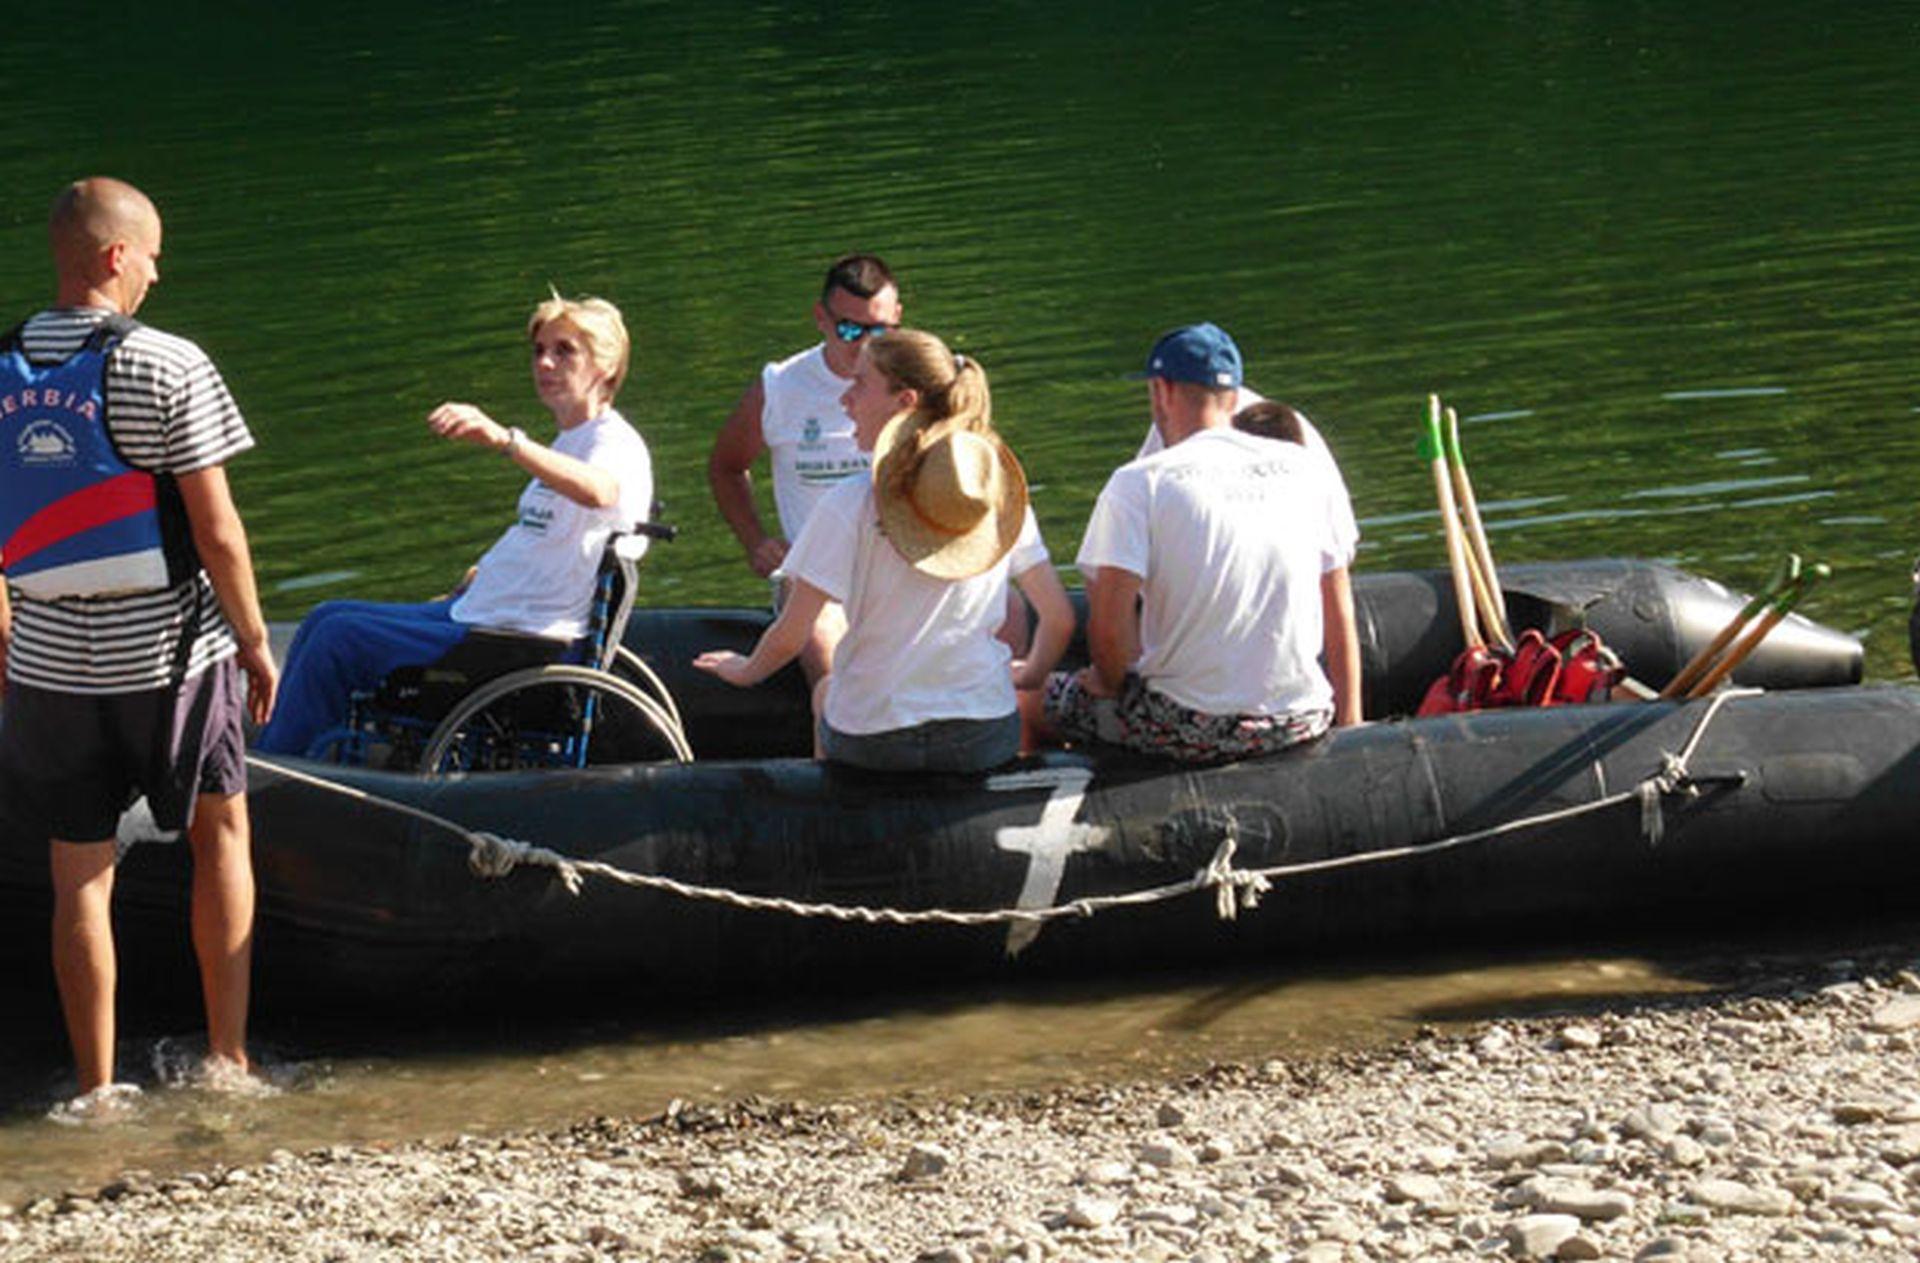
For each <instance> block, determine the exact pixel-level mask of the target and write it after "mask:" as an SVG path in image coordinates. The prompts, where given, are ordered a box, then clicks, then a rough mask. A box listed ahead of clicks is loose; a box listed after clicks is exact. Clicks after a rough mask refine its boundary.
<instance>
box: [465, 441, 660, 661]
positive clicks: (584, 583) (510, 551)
mask: <svg viewBox="0 0 1920 1263" xmlns="http://www.w3.org/2000/svg"><path fill="white" fill-rule="evenodd" d="M552 447H553V450H554V451H556V452H560V453H562V454H564V455H567V456H571V457H573V458H574V459H575V460H582V461H585V462H586V463H587V464H589V465H592V466H593V467H594V468H596V469H604V470H606V471H607V472H608V473H610V474H612V475H613V476H614V477H615V478H617V479H619V481H620V498H619V499H618V500H617V501H615V502H614V503H613V504H612V505H610V506H608V507H607V508H604V509H589V508H587V507H586V506H585V505H582V504H575V503H574V502H573V501H571V500H569V499H567V498H566V497H565V496H563V495H561V494H560V493H559V492H558V491H555V490H553V489H552V488H551V487H549V486H547V485H546V484H545V483H543V482H541V481H540V480H539V479H537V478H536V479H534V480H533V481H531V482H529V483H528V484H527V489H526V490H525V491H523V492H521V493H520V505H519V510H518V514H517V516H516V518H515V520H514V523H513V525H512V526H509V527H508V528H507V531H506V534H504V535H502V536H501V537H500V538H499V539H498V540H496V541H495V542H494V545H493V547H492V548H489V549H488V550H487V552H486V556H484V557H482V558H481V559H480V565H479V567H478V569H477V570H476V571H475V573H474V576H473V583H472V584H471V585H469V586H468V588H467V590H466V593H465V594H464V595H463V596H461V598H460V599H459V600H458V601H455V602H454V605H453V620H454V621H455V622H457V623H471V624H473V625H474V626H476V627H497V628H502V629H505V630H507V631H520V632H530V633H532V634H533V635H536V636H550V637H552V638H553V639H555V640H574V639H576V638H578V637H580V636H584V635H586V632H587V615H588V613H589V611H590V610H591V608H592V605H593V581H594V576H595V575H596V574H598V573H599V570H600V558H601V555H602V554H603V553H605V552H606V549H607V537H608V536H609V535H611V534H612V533H613V532H614V531H616V530H621V529H624V528H626V527H629V526H632V525H633V524H634V523H636V522H644V521H646V520H647V517H648V515H649V514H650V513H651V512H652V509H653V459H652V457H650V456H649V455H648V454H647V443H646V440H645V439H643V438H641V437H640V432H639V431H638V430H636V429H634V428H633V427H632V426H631V425H628V424H627V420H626V418H625V417H622V416H621V415H620V414H619V413H618V412H616V411H614V410H613V409H611V408H609V409H607V411H605V412H603V413H601V414H600V415H599V416H597V417H595V418H594V419H593V420H591V421H588V422H586V423H584V424H582V425H576V426H574V427H573V428H572V429H571V430H562V431H561V432H560V435H559V437H558V438H556V439H554V441H553V444H552Z"/></svg>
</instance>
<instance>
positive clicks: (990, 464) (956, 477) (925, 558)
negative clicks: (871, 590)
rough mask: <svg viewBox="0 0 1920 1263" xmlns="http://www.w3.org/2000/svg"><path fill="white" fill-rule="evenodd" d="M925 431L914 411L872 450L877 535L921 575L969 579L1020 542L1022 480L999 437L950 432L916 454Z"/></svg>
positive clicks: (1024, 494)
mask: <svg viewBox="0 0 1920 1263" xmlns="http://www.w3.org/2000/svg"><path fill="white" fill-rule="evenodd" d="M922 428H923V427H922V423H921V422H920V421H919V420H918V419H916V418H915V417H914V415H913V414H912V413H907V414H905V415H902V416H898V417H895V418H894V419H893V420H891V421H889V422H888V423H887V428H886V429H884V430H882V431H881V432H880V438H879V439H878V440H877V441H876V442H875V443H874V445H873V498H874V502H875V504H876V505H878V507H879V510H880V529H881V530H882V531H883V532H884V533H885V534H886V537H887V539H888V541H889V542H890V543H892V545H893V547H894V549H895V551H897V552H898V553H899V554H900V555H901V556H902V557H904V558H906V560H907V564H909V565H911V566H912V567H913V568H914V569H915V570H918V571H920V572H921V573H922V574H927V575H932V576H933V577H934V578H936V579H970V578H972V577H973V576H974V575H977V574H981V573H984V572H985V571H987V570H991V569H992V568H993V566H994V564H995V563H997V562H998V561H999V560H1000V559H1001V558H1002V557H1004V556H1006V555H1007V553H1008V552H1010V551H1011V550H1012V549H1013V545H1014V541H1015V540H1017V539H1019V537H1020V527H1021V524H1022V523H1023V522H1024V521H1025V520H1026V515H1027V476H1026V474H1024V473H1022V472H1021V469H1020V462H1019V461H1017V460H1015V459H1014V458H1013V453H1012V452H1011V451H1009V450H1008V449H1007V445H1006V444H1005V443H1002V442H1001V441H1000V438H999V436H998V435H996V434H993V433H991V432H987V433H981V432H979V431H976V430H949V431H948V432H947V433H945V434H941V435H940V436H939V437H937V438H935V439H934V440H933V441H932V442H931V443H928V444H927V445H926V447H925V449H924V450H918V451H917V450H916V449H917V448H919V444H917V443H916V442H915V441H914V439H915V438H916V436H917V435H918V434H919V433H920V431H921V429H922ZM907 462H912V463H911V464H908V463H907ZM903 474H904V476H903Z"/></svg>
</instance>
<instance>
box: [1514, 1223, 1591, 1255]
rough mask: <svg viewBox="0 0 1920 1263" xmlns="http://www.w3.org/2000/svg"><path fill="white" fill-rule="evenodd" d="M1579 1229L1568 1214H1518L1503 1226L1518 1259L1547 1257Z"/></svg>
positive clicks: (1578, 1225)
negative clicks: (1517, 1216)
mask: <svg viewBox="0 0 1920 1263" xmlns="http://www.w3.org/2000/svg"><path fill="white" fill-rule="evenodd" d="M1579 1231H1580V1221H1579V1220H1578V1219H1575V1218H1574V1217H1573V1216H1572V1215H1522V1216H1521V1217H1520V1218H1518V1219H1516V1220H1514V1221H1513V1222H1512V1223H1510V1224H1508V1225H1507V1231H1506V1238H1507V1246H1508V1248H1509V1249H1510V1250H1511V1251H1512V1252H1513V1256H1514V1257H1515V1258H1518V1259H1550V1258H1552V1257H1553V1256H1554V1254H1555V1252H1556V1251H1558V1250H1559V1249H1560V1247H1561V1245H1562V1244H1563V1243H1565V1242H1566V1241H1567V1240H1568V1239H1569V1238H1571V1237H1573V1236H1574V1234H1576V1233H1578V1232H1579Z"/></svg>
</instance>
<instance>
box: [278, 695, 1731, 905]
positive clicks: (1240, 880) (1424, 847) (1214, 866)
mask: <svg viewBox="0 0 1920 1263" xmlns="http://www.w3.org/2000/svg"><path fill="white" fill-rule="evenodd" d="M1762 691H1763V690H1761V689H1726V690H1723V691H1722V692H1719V693H1716V694H1714V696H1713V698H1712V700H1711V701H1710V702H1708V704H1707V706H1706V707H1705V709H1704V710H1703V711H1702V712H1701V715H1700V719H1699V721H1698V722H1697V723H1696V724H1695V725H1694V728H1693V732H1692V733H1691V734H1690V735H1689V737H1688V739H1687V742H1686V744H1685V745H1683V746H1682V747H1681V748H1680V751H1679V753H1678V754H1673V753H1663V754H1662V755H1661V760H1660V770H1659V771H1657V772H1655V773H1653V774H1652V775H1650V776H1648V777H1647V778H1646V779H1644V780H1642V781H1641V782H1640V783H1639V784H1637V785H1635V786H1633V787H1632V788H1631V789H1625V790H1620V791H1619V792H1617V793H1612V794H1607V795H1605V796H1603V797H1600V798H1596V799H1594V800H1593V801H1592V802H1586V803H1576V804H1575V805H1573V806H1571V807H1563V808H1560V809H1559V810H1556V811H1548V812H1542V813H1540V814H1538V815H1533V816H1526V817H1523V818H1521V819H1519V820H1509V821H1506V822H1504V823H1502V824H1497V825H1494V826H1492V827H1490V828H1486V829H1476V830H1474V831H1473V832H1471V833H1460V834H1455V835H1453V836H1452V837H1447V838H1441V839H1439V840H1437V841H1433V842H1421V843H1418V844H1416V845H1413V846H1402V847H1394V848H1391V849H1389V850H1383V851H1366V852H1361V853H1357V854H1354V855H1341V856H1335V857H1333V858H1331V859H1324V860H1309V861H1306V862H1303V863H1299V864H1279V865H1275V866H1273V867H1270V868H1236V867H1234V863H1233V859H1234V855H1235V853H1236V852H1237V851H1238V849H1239V845H1240V841H1239V833H1238V829H1237V827H1236V826H1235V824H1234V823H1233V822H1232V821H1231V820H1229V821H1228V823H1227V828H1226V834H1225V836H1224V837H1222V838H1221V840H1220V845H1219V847H1218V848H1217V849H1216V850H1215V851H1214V853H1213V858H1212V859H1210V860H1208V861H1207V863H1206V864H1205V865H1203V866H1202V867H1201V868H1200V869H1198V870H1197V871H1196V872H1195V873H1194V874H1193V876H1191V877H1189V878H1187V879H1186V880H1185V881H1178V882H1172V883H1169V884H1167V885H1164V886H1154V887H1152V888H1150V889H1146V890H1136V891H1131V892H1129V893H1127V894H1123V895H1088V896H1086V897H1084V898H1080V899H1075V900H1072V901H1070V902H1068V903H1059V904H1053V905H1051V906H1049V907H1045V908H1001V909H995V910H993V911H988V912H962V911H955V910H952V909H948V908H918V909H899V908H870V907H863V906H859V905H849V904H837V903H802V902H800V901H798V900H794V899H782V898H777V897H774V896H769V895H748V894H742V893H740V892H739V891H735V890H726V889H724V888H721V887H716V886H698V885H693V884H691V883H688V882H683V881H676V880H674V879H673V878H671V877H663V876H660V875H659V874H657V873H634V872H629V871H627V870H626V869H623V868H617V867H615V866H614V865H611V864H603V863H601V862H600V861H598V860H585V859H579V858H576V857H574V856H568V855H563V854H561V853H560V852H558V851H555V850H552V849H550V848H548V847H544V846H537V845H535V844H533V843H530V842H522V841H520V840H519V839H517V838H503V837H501V836H500V835H498V834H495V833H488V832H486V831H484V830H475V829H469V828H467V827H466V826H464V825H462V824H459V823H458V822H456V821H452V820H448V819H447V818H446V817H444V816H439V815H435V814H434V813H433V812H430V811H427V810H425V809H424V808H420V807H415V806H412V805H411V804H408V803H403V802H396V801H395V800H393V799H390V798H382V797H380V796H379V795H377V794H371V793H368V792H367V791H365V790H363V789H358V788H356V787H354V786H352V785H343V784H341V783H340V782H338V781H330V780H327V779H326V778H324V777H319V776H313V775H311V774H309V773H306V772H302V771H299V770H298V769H295V768H290V767H287V766H285V765H284V764H280V763H275V762H272V761H271V760H268V759H263V758H260V757H259V756H257V755H252V754H249V755H248V756H247V759H248V761H249V762H251V763H253V764H254V765H255V766H257V767H261V768H265V769H266V770H268V771H270V772H273V773H275V774H277V775H280V776H284V777H287V778H288V779H289V780H293V781H298V782H300V783H302V784H305V785H311V786H314V787H316V788H319V789H323V790H328V791H331V792H334V793H338V794H343V795H345V796H346V797H349V798H352V799H355V800H356V801H359V802H362V803H366V804H368V805H370V806H375V807H383V808H388V809H390V810H393V811H397V812H400V813H401V814H403V815H407V816H412V817H413V818H414V819H416V820H419V821H421V822H423V823H425V824H429V825H432V826H434V827H435V828H437V829H439V830H441V831H443V832H446V833H451V834H453V835H454V836H456V837H458V838H459V839H460V840H462V841H464V842H465V843H466V844H467V864H468V867H469V868H471V869H472V870H473V872H474V874H475V875H476V876H479V877H487V878H499V877H505V876H507V875H508V874H509V873H512V872H513V871H514V870H515V869H517V868H521V867H532V868H548V869H551V870H553V873H554V875H555V877H557V878H558V879H559V881H560V883H561V884H562V885H563V886H565V887H566V889H567V892H568V893H569V894H573V895H578V894H579V893H580V892H581V890H582V889H583V888H584V887H585V884H586V878H588V877H600V878H604V879H606V880H608V881H612V882H616V883H618V884H620V885H623V886H631V887H635V888H638V889H642V890H653V891H658V892H660V893H662V894H669V895H674V896H677V897H679V898H682V899H691V900H699V901H704V902H708V903H720V904H725V905H727V906H729V907H734V908H744V909H747V910H750V911H754V912H783V913H786V914H788V915H790V916H796V917H813V918H825V919H828V920H833V921H842V922H851V923H858V924H862V925H958V926H992V925H1011V924H1016V923H1021V922H1025V923H1032V924H1045V923H1046V922H1049V921H1059V920H1063V919H1065V918H1068V917H1090V916H1092V915H1094V914H1095V913H1097V912H1104V911H1107V910H1108V909H1111V908H1127V907H1138V906H1140V905H1143V904H1150V903H1161V902H1164V901H1166V900H1169V899H1178V898H1180V897H1181V896H1183V895H1189V894H1194V893H1196V892H1199V891H1204V890H1212V891H1213V892H1214V909H1215V911H1216V913H1217V914H1218V915H1219V917H1220V919H1221V920H1223V921H1231V920H1234V919H1235V918H1236V917H1237V916H1238V915H1239V914H1240V913H1241V912H1247V911H1252V910H1253V909H1254V908H1257V907H1259V905H1260V900H1261V897H1262V896H1263V895H1265V894H1266V893H1267V892H1268V891H1270V890H1271V889H1273V885H1274V883H1275V882H1276V881H1281V880H1285V879H1287V878H1290V877H1300V876H1304V875H1306V874H1309V873H1322V872H1330V871H1332V870H1334V869H1341V868H1355V867H1359V866H1360V865H1363V864H1380V863H1386V862H1388V861H1390V860H1400V859H1410V858H1412V857H1414V856H1421V855H1435V854H1438V853H1440V852H1442V851H1449V850H1453V849H1455V848H1458V847H1463V846H1472V845H1475V844H1478V843H1481V842H1487V841H1491V840H1492V839H1494V838H1500V837H1505V836H1507V835H1510V834H1514V833H1520V832H1523V831H1525V830H1528V829H1534V828H1538V827H1539V826H1541V825H1548V824H1556V823H1558V822H1560V821H1563V820H1571V819H1574V818H1576V817H1578V816H1584V815H1589V814H1591V813H1593V812H1596V811H1605V810H1607V809H1608V808H1611V807H1616V806H1619V805H1620V804H1622V803H1626V802H1638V803H1639V804H1640V829H1641V835H1642V837H1644V838H1645V839H1646V841H1647V843H1648V844H1649V845H1658V844H1659V843H1660V841H1661V840H1662V838H1663V837H1664V836H1665V818H1664V814H1663V812H1662V809H1661V803H1662V801H1663V799H1664V798H1665V797H1667V796H1668V795H1672V794H1687V795H1691V794H1693V793H1696V792H1697V788H1696V782H1695V780H1694V778H1693V775H1692V773H1691V772H1690V771H1689V770H1688V763H1689V762H1690V761H1691V760H1692V758H1693V756H1694V753H1695V752H1696V751H1697V750H1698V749H1699V748H1700V742H1701V740H1702V739H1703V738H1704V737H1705V736H1706V734H1707V729H1708V728H1709V727H1711V726H1712V724H1713V721H1714V719H1715V718H1716V717H1717V716H1718V715H1719V713H1720V709H1721V707H1723V706H1725V705H1726V704H1727V703H1728V702H1730V701H1732V700H1734V699H1735V698H1741V697H1752V696H1755V695H1756V694H1758V693H1760V692H1762ZM1543 836H1545V835H1543Z"/></svg>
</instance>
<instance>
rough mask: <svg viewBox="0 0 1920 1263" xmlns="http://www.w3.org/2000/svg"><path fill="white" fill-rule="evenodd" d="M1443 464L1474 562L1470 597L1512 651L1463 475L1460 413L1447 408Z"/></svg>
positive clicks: (1489, 552) (1489, 553)
mask: <svg viewBox="0 0 1920 1263" xmlns="http://www.w3.org/2000/svg"><path fill="white" fill-rule="evenodd" d="M1446 441H1447V464H1448V465H1449V466H1450V467H1451V468H1452V470H1453V482H1454V491H1455V492H1456V494H1457V495H1458V496H1459V499H1460V516H1461V518H1462V519H1464V520H1465V522H1466V524H1467V544H1468V546H1469V549H1470V551H1469V553H1468V557H1469V559H1470V560H1471V561H1472V562H1473V563H1474V569H1473V580H1474V595H1475V596H1476V597H1477V598H1478V599H1479V601H1480V615H1481V619H1482V621H1483V622H1484V623H1485V625H1486V628H1487V631H1488V632H1489V633H1490V634H1491V635H1492V637H1493V639H1495V640H1497V641H1499V642H1500V645H1501V647H1502V648H1506V649H1512V648H1513V631H1512V629H1511V628H1509V627H1508V626H1507V610H1506V601H1505V599H1504V596H1503V591H1504V590H1503V589H1502V588H1501V587H1500V572H1499V571H1497V570H1495V569H1494V568H1493V549H1492V547H1491V546H1489V545H1488V543H1487V527H1486V524H1485V523H1484V522H1482V521H1481V520H1480V502H1479V500H1477V499H1476V498H1475V497H1474V494H1473V479H1472V478H1470V477H1468V476H1467V458H1466V454H1465V453H1464V452H1463V451H1462V450H1461V447H1460V414H1459V413H1457V412H1455V411H1454V410H1453V409H1452V408H1448V409H1447V432H1446Z"/></svg>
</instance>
